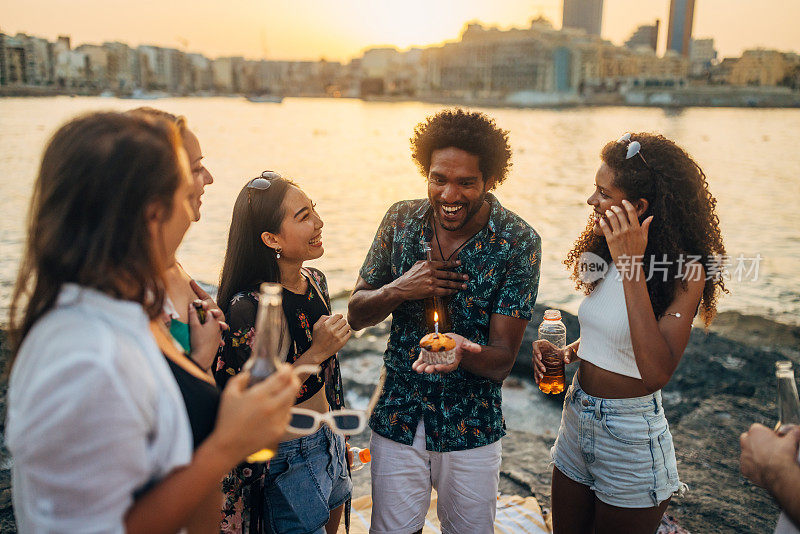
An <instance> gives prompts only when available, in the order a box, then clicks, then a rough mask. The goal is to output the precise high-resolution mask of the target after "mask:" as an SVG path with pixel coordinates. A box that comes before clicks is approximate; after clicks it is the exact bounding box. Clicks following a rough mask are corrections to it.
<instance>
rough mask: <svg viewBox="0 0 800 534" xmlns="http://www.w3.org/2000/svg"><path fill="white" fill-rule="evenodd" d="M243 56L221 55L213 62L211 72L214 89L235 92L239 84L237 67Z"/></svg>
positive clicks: (220, 91) (221, 91)
mask: <svg viewBox="0 0 800 534" xmlns="http://www.w3.org/2000/svg"><path fill="white" fill-rule="evenodd" d="M242 59H243V58H240V57H239V58H234V57H220V58H217V59H215V60H213V61H212V62H211V74H212V80H213V85H214V91H216V92H218V93H226V94H229V93H233V92H235V91H236V89H237V86H238V80H236V72H235V71H236V68H237V67H238V64H239V62H240V61H241V60H242Z"/></svg>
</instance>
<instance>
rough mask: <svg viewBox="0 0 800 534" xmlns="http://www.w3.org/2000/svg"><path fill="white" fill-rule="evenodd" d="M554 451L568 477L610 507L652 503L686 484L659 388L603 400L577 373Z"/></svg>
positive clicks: (649, 504)
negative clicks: (584, 387)
mask: <svg viewBox="0 0 800 534" xmlns="http://www.w3.org/2000/svg"><path fill="white" fill-rule="evenodd" d="M550 456H551V457H552V458H553V463H554V464H555V466H556V467H557V468H558V470H559V471H561V472H562V473H563V474H564V475H565V476H567V477H568V478H570V479H572V480H574V481H575V482H578V483H580V484H583V485H585V486H589V488H590V489H591V490H592V491H593V492H594V493H595V495H596V496H597V498H598V499H600V500H601V501H603V502H604V503H606V504H610V505H611V506H618V507H621V508H650V507H653V506H657V505H658V504H660V503H661V502H663V501H664V500H666V499H667V498H668V497H670V496H671V495H672V494H673V493H674V492H675V491H677V490H678V489H679V488H681V486H682V485H681V483H680V481H679V480H678V468H677V465H676V462H675V448H674V446H673V445H672V434H670V432H669V424H668V423H667V418H666V417H665V416H664V408H663V407H662V406H661V392H660V391H657V392H655V393H653V394H652V395H647V396H644V397H636V398H632V399H601V398H598V397H592V396H591V395H589V394H587V393H586V392H585V391H583V390H582V389H581V387H580V384H579V383H578V378H577V376H576V377H575V379H574V380H573V382H572V385H571V386H570V387H569V389H568V390H567V394H566V396H565V397H564V410H563V412H562V415H561V427H560V428H559V429H558V437H557V438H556V442H555V445H553V448H552V449H551V450H550Z"/></svg>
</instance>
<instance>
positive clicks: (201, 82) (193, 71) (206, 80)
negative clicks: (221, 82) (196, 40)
mask: <svg viewBox="0 0 800 534" xmlns="http://www.w3.org/2000/svg"><path fill="white" fill-rule="evenodd" d="M186 70H187V80H186V87H187V90H188V91H190V92H193V93H196V92H198V91H200V92H208V91H213V90H214V74H213V72H212V70H211V60H210V59H208V58H207V57H206V56H204V55H203V54H186Z"/></svg>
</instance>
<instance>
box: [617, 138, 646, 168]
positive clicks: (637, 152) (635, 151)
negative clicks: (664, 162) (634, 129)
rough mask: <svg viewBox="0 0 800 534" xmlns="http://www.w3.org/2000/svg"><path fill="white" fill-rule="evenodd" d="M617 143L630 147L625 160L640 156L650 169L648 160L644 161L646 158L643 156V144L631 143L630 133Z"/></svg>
mask: <svg viewBox="0 0 800 534" xmlns="http://www.w3.org/2000/svg"><path fill="white" fill-rule="evenodd" d="M617 143H618V144H620V145H623V146H627V147H628V151H627V152H626V153H625V159H631V158H632V157H635V156H639V157H640V158H642V163H644V166H645V167H647V168H648V169H650V165H648V164H647V160H646V159H644V156H643V155H642V144H641V143H639V141H631V134H630V133H626V134H624V135H623V136H622V137H620V138H619V139H617Z"/></svg>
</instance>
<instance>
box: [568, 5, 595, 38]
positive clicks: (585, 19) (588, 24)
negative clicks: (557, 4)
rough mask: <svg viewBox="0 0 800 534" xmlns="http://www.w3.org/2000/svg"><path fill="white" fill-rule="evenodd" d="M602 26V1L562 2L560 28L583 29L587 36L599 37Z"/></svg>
mask: <svg viewBox="0 0 800 534" xmlns="http://www.w3.org/2000/svg"><path fill="white" fill-rule="evenodd" d="M602 25H603V0H564V10H563V18H562V23H561V26H562V27H563V28H583V29H584V30H586V33H588V34H589V35H598V36H599V35H600V28H601V26H602Z"/></svg>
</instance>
